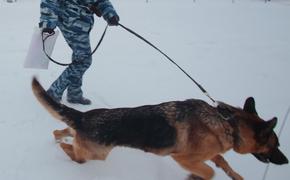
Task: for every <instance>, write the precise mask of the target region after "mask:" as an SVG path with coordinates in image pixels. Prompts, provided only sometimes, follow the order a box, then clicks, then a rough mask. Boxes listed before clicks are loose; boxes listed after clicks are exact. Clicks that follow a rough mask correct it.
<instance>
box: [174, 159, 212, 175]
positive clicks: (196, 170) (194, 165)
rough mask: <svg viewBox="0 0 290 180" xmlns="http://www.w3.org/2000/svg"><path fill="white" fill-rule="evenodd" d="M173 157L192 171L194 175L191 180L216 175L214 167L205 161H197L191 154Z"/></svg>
mask: <svg viewBox="0 0 290 180" xmlns="http://www.w3.org/2000/svg"><path fill="white" fill-rule="evenodd" d="M172 157H173V159H174V160H175V161H176V162H177V163H179V164H180V165H181V166H182V167H183V168H184V169H186V170H188V171H190V172H191V173H192V175H191V176H190V177H189V179H191V180H195V179H198V180H210V179H212V177H213V176H214V171H213V169H212V168H211V167H210V166H208V165H207V164H205V163H203V162H197V161H195V160H193V159H192V157H191V155H183V156H178V157H176V156H172Z"/></svg>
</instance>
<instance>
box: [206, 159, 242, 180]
mask: <svg viewBox="0 0 290 180" xmlns="http://www.w3.org/2000/svg"><path fill="white" fill-rule="evenodd" d="M211 161H212V162H214V163H215V165H216V166H217V167H220V168H222V169H223V170H224V172H225V173H226V174H227V175H228V176H229V177H231V178H232V179H233V180H243V177H241V176H240V175H239V174H238V173H236V172H235V171H234V170H233V169H232V168H231V167H230V165H229V164H228V163H227V161H226V160H225V159H224V158H223V157H222V156H221V155H217V156H215V157H214V158H212V159H211Z"/></svg>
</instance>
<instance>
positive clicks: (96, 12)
mask: <svg viewBox="0 0 290 180" xmlns="http://www.w3.org/2000/svg"><path fill="white" fill-rule="evenodd" d="M89 8H90V10H91V11H92V12H93V13H95V14H96V15H97V16H98V17H101V16H102V12H101V11H100V10H98V9H97V4H96V5H92V6H90V7H89Z"/></svg>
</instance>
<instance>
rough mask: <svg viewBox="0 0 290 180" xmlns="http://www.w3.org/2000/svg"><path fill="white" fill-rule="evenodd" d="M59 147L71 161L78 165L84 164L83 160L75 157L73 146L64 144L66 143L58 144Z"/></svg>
mask: <svg viewBox="0 0 290 180" xmlns="http://www.w3.org/2000/svg"><path fill="white" fill-rule="evenodd" d="M60 147H61V148H62V149H63V151H64V152H65V153H66V154H67V155H68V156H69V157H70V158H71V160H73V161H75V162H78V163H84V162H86V160H85V159H81V158H79V157H77V156H76V154H75V149H74V147H73V145H71V144H66V143H60Z"/></svg>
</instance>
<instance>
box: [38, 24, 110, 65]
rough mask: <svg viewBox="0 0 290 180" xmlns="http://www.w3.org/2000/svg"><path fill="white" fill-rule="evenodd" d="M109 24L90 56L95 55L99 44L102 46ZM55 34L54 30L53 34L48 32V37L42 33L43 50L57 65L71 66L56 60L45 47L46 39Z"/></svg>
mask: <svg viewBox="0 0 290 180" xmlns="http://www.w3.org/2000/svg"><path fill="white" fill-rule="evenodd" d="M108 26H109V25H108V24H107V26H106V28H105V30H104V32H103V34H102V36H101V38H100V40H99V42H98V44H97V45H96V47H95V49H94V50H93V51H92V52H91V53H90V56H92V55H93V54H94V53H95V52H96V51H97V50H98V48H99V46H100V45H101V43H102V42H103V40H104V37H105V35H106V32H107V29H108ZM54 34H55V32H53V33H51V34H48V35H47V36H46V37H44V33H43V32H42V33H41V37H42V50H43V52H44V54H45V55H46V57H47V58H48V59H49V60H50V61H51V62H53V63H55V64H57V65H60V66H69V65H71V64H72V63H68V64H65V63H60V62H58V61H56V60H54V59H53V58H52V57H50V56H49V55H48V54H47V52H46V49H45V41H46V40H47V39H48V38H49V37H50V36H53V35H54Z"/></svg>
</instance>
